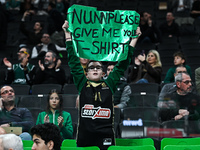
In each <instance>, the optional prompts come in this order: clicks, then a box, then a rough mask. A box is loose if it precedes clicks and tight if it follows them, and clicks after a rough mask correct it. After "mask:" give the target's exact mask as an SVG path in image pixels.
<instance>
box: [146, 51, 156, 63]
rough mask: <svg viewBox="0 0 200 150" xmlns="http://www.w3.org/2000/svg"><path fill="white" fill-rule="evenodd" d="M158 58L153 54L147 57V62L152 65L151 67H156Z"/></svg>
mask: <svg viewBox="0 0 200 150" xmlns="http://www.w3.org/2000/svg"><path fill="white" fill-rule="evenodd" d="M156 60H157V59H156V56H155V55H154V54H153V53H151V52H150V53H149V54H148V55H147V62H148V63H149V64H150V65H154V64H155V63H156Z"/></svg>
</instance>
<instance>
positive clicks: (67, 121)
mask: <svg viewBox="0 0 200 150" xmlns="http://www.w3.org/2000/svg"><path fill="white" fill-rule="evenodd" d="M46 114H47V113H46V112H45V111H43V112H41V113H39V115H38V117H37V122H36V125H37V124H44V117H45V116H46ZM48 115H49V121H50V123H54V124H55V125H57V126H58V121H57V120H58V117H59V111H57V110H56V111H55V117H54V115H53V113H52V112H51V111H50V112H49V113H48ZM62 117H63V119H64V122H63V127H62V128H60V134H61V136H62V137H63V139H70V138H72V136H73V126H72V119H71V115H70V113H68V112H66V111H63V112H62Z"/></svg>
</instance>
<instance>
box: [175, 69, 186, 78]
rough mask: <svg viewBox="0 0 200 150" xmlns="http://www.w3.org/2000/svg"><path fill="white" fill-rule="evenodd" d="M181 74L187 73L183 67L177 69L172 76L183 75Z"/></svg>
mask: <svg viewBox="0 0 200 150" xmlns="http://www.w3.org/2000/svg"><path fill="white" fill-rule="evenodd" d="M183 72H187V70H186V68H185V67H177V68H176V73H175V74H174V76H176V75H177V74H178V73H183Z"/></svg>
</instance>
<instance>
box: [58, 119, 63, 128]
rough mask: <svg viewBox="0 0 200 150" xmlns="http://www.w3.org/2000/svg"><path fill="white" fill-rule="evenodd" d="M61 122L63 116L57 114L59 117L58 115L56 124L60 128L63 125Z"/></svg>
mask: <svg viewBox="0 0 200 150" xmlns="http://www.w3.org/2000/svg"><path fill="white" fill-rule="evenodd" d="M63 122H64V119H63V117H62V116H59V117H58V126H59V127H60V128H62V127H63Z"/></svg>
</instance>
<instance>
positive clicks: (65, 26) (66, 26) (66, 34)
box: [62, 20, 72, 41]
mask: <svg viewBox="0 0 200 150" xmlns="http://www.w3.org/2000/svg"><path fill="white" fill-rule="evenodd" d="M68 28H69V22H68V21H66V20H65V23H64V24H63V26H62V29H63V31H64V33H65V38H66V41H71V40H72V39H71V34H70V33H69V32H68V31H67V29H68Z"/></svg>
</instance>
